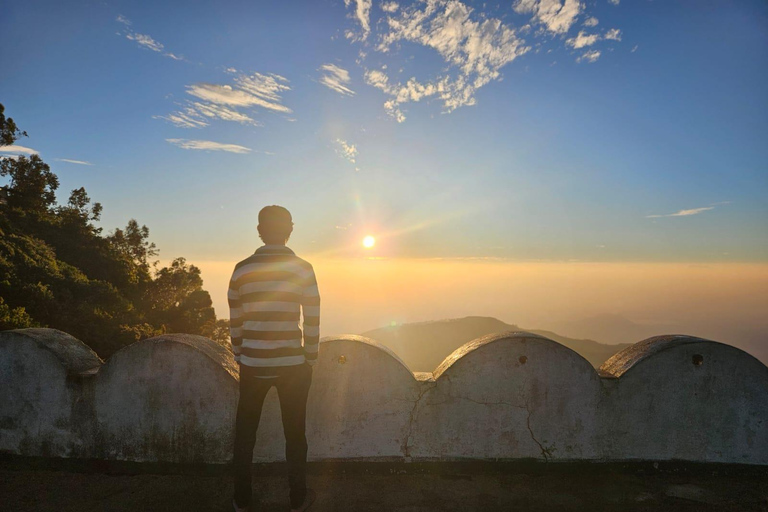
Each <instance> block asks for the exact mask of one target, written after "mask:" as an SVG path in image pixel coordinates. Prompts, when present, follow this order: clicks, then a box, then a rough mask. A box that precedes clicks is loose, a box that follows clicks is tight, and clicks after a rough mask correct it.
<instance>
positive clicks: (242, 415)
mask: <svg viewBox="0 0 768 512" xmlns="http://www.w3.org/2000/svg"><path fill="white" fill-rule="evenodd" d="M285 370H286V371H283V373H282V375H280V376H279V377H275V378H269V379H264V378H257V377H255V376H253V375H252V374H249V372H248V367H246V366H240V400H239V401H238V403H237V420H236V422H235V453H234V472H235V502H236V503H237V505H238V506H239V507H247V506H249V505H250V503H251V493H252V490H251V464H252V461H253V447H254V445H255V444H256V431H257V430H258V428H259V420H260V419H261V408H262V406H263V405H264V398H266V396H267V392H268V391H269V390H270V388H271V387H272V386H275V387H276V388H277V396H278V398H279V399H280V412H281V415H282V419H283V433H284V434H285V459H286V460H287V461H288V484H289V486H290V489H291V491H290V498H291V508H297V507H298V506H299V505H301V503H302V502H303V501H304V497H305V496H306V494H307V480H306V469H307V437H306V435H305V430H306V417H307V396H308V395H309V386H310V384H311V383H312V367H311V366H309V365H308V364H306V363H305V364H302V365H298V366H295V367H290V368H287V369H285Z"/></svg>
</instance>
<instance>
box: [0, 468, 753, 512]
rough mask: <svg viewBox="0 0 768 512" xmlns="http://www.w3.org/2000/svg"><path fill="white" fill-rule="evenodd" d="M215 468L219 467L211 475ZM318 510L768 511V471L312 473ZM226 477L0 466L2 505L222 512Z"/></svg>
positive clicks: (21, 510) (267, 507) (265, 486)
mask: <svg viewBox="0 0 768 512" xmlns="http://www.w3.org/2000/svg"><path fill="white" fill-rule="evenodd" d="M219 473H221V472H219ZM270 473H272V472H271V471H270V470H265V471H261V472H260V473H259V474H257V475H255V476H254V481H253V483H254V495H255V496H257V497H258V498H257V499H258V506H257V507H255V508H254V510H257V511H261V510H263V511H287V510H288V505H287V492H288V491H287V484H286V482H285V478H284V477H283V476H281V475H274V474H272V475H270ZM309 481H310V485H311V486H312V487H313V488H315V489H316V490H317V492H318V500H317V502H316V503H315V505H314V506H313V507H312V508H311V509H310V510H311V512H321V511H337V510H339V511H347V510H349V511H380V510H381V511H391V510H402V511H408V512H422V511H472V510H481V511H483V512H490V511H493V510H505V511H506V510H520V511H534V512H535V511H570V510H573V511H590V512H595V511H617V512H618V511H621V512H626V511H634V510H638V511H651V510H654V511H655V510H675V511H697V512H698V511H730V510H733V511H736V510H739V511H741V510H745V511H747V510H748V511H752V510H754V511H766V512H768V472H765V471H763V472H762V473H761V472H756V473H755V472H749V473H748V474H744V473H738V472H737V473H732V474H728V473H727V472H726V473H725V474H723V472H721V471H697V472H696V474H690V473H686V472H683V474H678V473H677V472H676V471H667V472H656V473H653V472H650V473H649V472H640V473H639V472H637V471H628V472H627V471H624V472H613V471H611V472H605V471H590V470H589V469H587V470H581V471H566V472H562V471H555V472H550V471H524V470H523V471H504V472H467V473H462V472H461V471H450V472H418V471H417V472H411V471H403V470H399V469H397V468H393V469H390V470H389V473H387V472H382V471H375V472H370V471H346V470H339V469H336V470H333V471H327V470H325V469H323V468H319V469H318V468H315V469H313V470H311V474H310V477H309ZM231 492H232V484H231V480H230V477H229V476H227V475H226V474H218V475H204V474H190V475H179V474H159V475H158V474H135V475H126V474H118V475H111V474H103V473H95V472H85V473H82V472H71V471H53V470H48V469H44V470H38V469H30V468H18V467H15V468H14V467H12V468H8V467H7V466H5V467H0V510H2V511H14V512H25V511H40V512H47V511H51V512H53V511H56V512H67V511H73V512H74V511H78V512H89V511H94V512H95V511H99V512H104V511H115V512H120V511H131V512H134V511H162V512H172V511H184V512H196V511H206V512H210V511H222V512H223V511H228V510H231V508H230V505H229V503H230V496H231Z"/></svg>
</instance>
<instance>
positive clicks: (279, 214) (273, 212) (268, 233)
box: [257, 204, 293, 240]
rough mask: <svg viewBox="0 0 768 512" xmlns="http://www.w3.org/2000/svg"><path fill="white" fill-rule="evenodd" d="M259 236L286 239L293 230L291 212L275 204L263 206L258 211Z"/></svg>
mask: <svg viewBox="0 0 768 512" xmlns="http://www.w3.org/2000/svg"><path fill="white" fill-rule="evenodd" d="M257 229H258V230H259V236H260V237H261V239H262V240H264V238H271V239H275V238H276V239H279V240H288V237H289V236H291V232H292V231H293V218H292V217H291V212H289V211H288V210H286V209H285V208H283V207H282V206H277V205H275V204H273V205H271V206H265V207H264V208H262V209H261V211H260V212H259V226H258V228H257Z"/></svg>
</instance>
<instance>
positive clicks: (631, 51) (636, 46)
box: [630, 45, 640, 53]
mask: <svg viewBox="0 0 768 512" xmlns="http://www.w3.org/2000/svg"><path fill="white" fill-rule="evenodd" d="M639 47H640V46H639V45H635V46H633V47H632V49H631V50H630V53H635V52H636V51H637V49H638V48H639Z"/></svg>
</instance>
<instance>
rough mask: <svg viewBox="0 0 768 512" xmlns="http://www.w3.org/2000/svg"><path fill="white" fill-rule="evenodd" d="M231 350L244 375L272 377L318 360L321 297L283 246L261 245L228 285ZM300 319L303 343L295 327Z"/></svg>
mask: <svg viewBox="0 0 768 512" xmlns="http://www.w3.org/2000/svg"><path fill="white" fill-rule="evenodd" d="M228 297H229V307H230V322H231V324H230V328H231V337H232V348H233V350H234V352H235V359H237V360H238V361H239V362H240V364H241V365H242V367H243V368H244V369H245V371H248V372H249V373H251V374H253V375H254V376H259V377H277V376H279V375H281V374H282V373H283V372H285V371H286V368H290V367H293V366H296V365H300V364H303V363H304V362H305V361H306V362H307V363H309V364H310V365H313V364H314V363H315V362H316V361H317V350H318V342H319V324H320V296H319V293H318V289H317V281H316V278H315V273H314V270H313V269H312V265H310V264H309V263H308V262H306V261H304V260H303V259H301V258H299V257H298V256H296V255H295V254H294V252H293V251H292V250H291V249H289V248H288V247H286V246H284V245H264V246H262V247H261V248H259V249H258V250H257V251H256V252H255V253H254V254H253V255H251V256H250V257H248V258H246V259H245V260H243V261H241V262H240V263H238V264H237V265H236V266H235V270H234V272H233V274H232V279H231V280H230V283H229V292H228ZM302 312H303V314H304V331H303V338H304V344H303V346H302V330H301V329H300V328H299V320H300V316H301V313H302Z"/></svg>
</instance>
